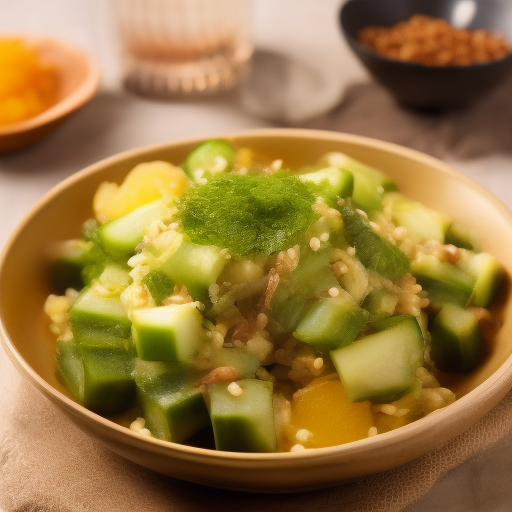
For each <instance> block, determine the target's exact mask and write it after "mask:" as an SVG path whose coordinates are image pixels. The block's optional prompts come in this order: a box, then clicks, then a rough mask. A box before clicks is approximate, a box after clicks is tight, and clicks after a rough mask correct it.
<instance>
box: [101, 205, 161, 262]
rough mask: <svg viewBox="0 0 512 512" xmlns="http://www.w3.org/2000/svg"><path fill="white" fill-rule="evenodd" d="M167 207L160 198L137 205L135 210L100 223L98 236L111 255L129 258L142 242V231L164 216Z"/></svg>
mask: <svg viewBox="0 0 512 512" xmlns="http://www.w3.org/2000/svg"><path fill="white" fill-rule="evenodd" d="M166 211H167V208H166V206H165V203H164V202H163V201H161V200H158V201H154V202H152V203H148V204H145V205H144V206H139V207H138V208H136V209H135V210H133V211H131V212H130V213H127V214H126V215H123V216H122V217H119V218H118V219H114V220H111V221H110V222H106V223H105V224H102V225H101V226H100V227H99V228H98V238H99V240H100V242H101V244H102V245H103V247H104V248H105V250H106V251H107V252H108V253H110V254H111V255H112V256H113V257H124V258H129V257H130V256H131V255H132V254H134V253H135V248H136V247H137V245H139V244H140V243H141V242H142V239H143V237H144V231H145V230H146V229H147V228H148V226H149V225H150V224H151V223H152V222H153V221H155V220H158V219H162V218H163V217H164V216H165V213H166Z"/></svg>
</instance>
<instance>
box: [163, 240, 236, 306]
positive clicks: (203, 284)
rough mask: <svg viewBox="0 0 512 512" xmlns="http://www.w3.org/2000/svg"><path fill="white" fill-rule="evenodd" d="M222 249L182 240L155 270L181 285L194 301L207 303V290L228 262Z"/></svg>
mask: <svg viewBox="0 0 512 512" xmlns="http://www.w3.org/2000/svg"><path fill="white" fill-rule="evenodd" d="M221 251H222V249H220V248H219V247H215V246H213V245H198V244H193V243H190V242H187V241H185V240H183V241H182V242H181V244H180V245H179V247H178V248H177V249H176V251H174V252H173V253H172V254H171V255H170V256H169V257H168V258H167V260H166V261H165V262H164V263H163V264H162V265H161V266H160V267H159V268H158V269H157V270H159V271H161V272H163V273H164V274H166V275H167V277H168V278H169V279H170V280H171V281H173V282H174V283H175V284H178V285H183V286H185V287H186V288H187V291H188V293H189V294H190V295H191V297H192V298H193V299H194V300H199V301H201V302H208V300H209V298H208V288H209V287H210V286H211V285H212V284H214V283H215V282H216V281H217V278H218V277H219V275H220V273H221V272H222V270H223V269H224V267H225V265H226V263H227V262H228V260H227V259H226V258H225V257H224V256H223V254H222V252H221Z"/></svg>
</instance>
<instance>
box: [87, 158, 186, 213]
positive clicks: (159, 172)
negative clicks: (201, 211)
mask: <svg viewBox="0 0 512 512" xmlns="http://www.w3.org/2000/svg"><path fill="white" fill-rule="evenodd" d="M188 188H189V181H188V178H187V176H186V174H185V173H184V172H183V170H182V169H180V168H179V167H176V166H174V165H171V164H170V163H168V162H161V161H156V162H148V163H143V164H139V165H137V166H135V167H134V168H133V169H132V170H131V171H130V172H129V173H128V175H127V176H126V178H125V180H124V181H123V183H122V184H121V185H117V184H116V183H110V182H104V183H102V184H101V185H100V186H99V188H98V190H97V192H96V195H95V196H94V201H93V207H94V213H95V216H96V218H97V219H98V220H99V221H100V222H102V223H103V222H108V221H109V220H112V219H116V218H118V217H121V216H123V215H126V214H127V213H130V212H131V211H132V210H135V208H138V207H139V206H143V205H145V204H148V203H151V202H153V201H156V200H157V199H161V198H163V199H164V200H165V201H166V202H167V203H171V202H172V201H173V200H174V199H176V198H178V197H180V196H181V195H183V193H184V192H185V191H186V190H188Z"/></svg>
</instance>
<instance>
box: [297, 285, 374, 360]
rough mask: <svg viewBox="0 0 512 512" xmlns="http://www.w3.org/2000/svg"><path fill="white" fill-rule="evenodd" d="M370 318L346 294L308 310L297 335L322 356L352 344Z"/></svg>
mask: <svg viewBox="0 0 512 512" xmlns="http://www.w3.org/2000/svg"><path fill="white" fill-rule="evenodd" d="M367 317H368V314H367V312H366V311H365V310H364V309H361V308H360V307H359V306H358V305H357V303H356V302H355V301H354V299H353V298H352V297H351V296H350V295H349V294H348V293H347V292H345V291H344V290H339V295H338V296H337V297H330V298H321V299H317V300H315V301H313V302H312V303H311V304H309V305H308V306H306V309H305V312H304V315H303V317H302V319H301V320H300V322H299V324H298V325H297V327H296V328H295V332H294V333H293V335H294V336H295V337H296V338H297V339H299V340H301V341H304V342H305V343H308V344H309V345H311V346H312V347H314V348H315V349H316V350H318V351H319V352H321V353H326V352H329V351H330V350H335V349H337V348H340V347H345V346H346V345H349V344H350V343H352V342H353V341H354V340H355V339H356V336H357V335H358V334H359V333H360V332H361V330H362V329H363V327H364V324H365V323H366V320H367Z"/></svg>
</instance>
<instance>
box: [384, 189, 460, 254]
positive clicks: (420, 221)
mask: <svg viewBox="0 0 512 512" xmlns="http://www.w3.org/2000/svg"><path fill="white" fill-rule="evenodd" d="M383 204H384V206H385V207H389V208H390V209H391V216H392V220H393V222H394V223H395V224H396V225H398V226H403V227H404V228H406V229H407V234H408V237H409V238H410V239H411V240H412V241H413V242H416V243H418V244H422V243H424V242H426V241H427V240H436V241H438V242H440V243H443V242H444V237H445V232H446V230H447V229H448V226H449V225H450V219H449V218H448V217H446V216H445V215H443V214H442V213H439V212H436V211H434V210H431V209H430V208H427V207H426V206H425V205H423V204H421V203H419V202H417V201H413V200H412V199H409V198H407V197H405V196H403V195H402V194H400V193H398V192H390V193H388V194H386V195H385V196H384V199H383Z"/></svg>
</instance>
